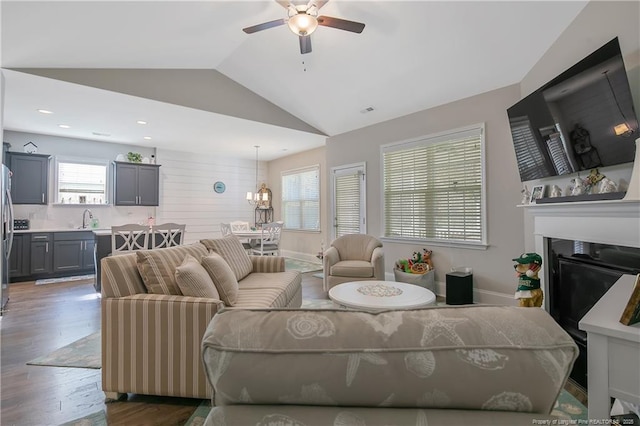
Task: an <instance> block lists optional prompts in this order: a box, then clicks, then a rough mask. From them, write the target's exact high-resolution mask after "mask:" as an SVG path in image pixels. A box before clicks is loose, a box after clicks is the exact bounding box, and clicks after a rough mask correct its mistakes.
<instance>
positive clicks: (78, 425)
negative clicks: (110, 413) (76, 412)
mask: <svg viewBox="0 0 640 426" xmlns="http://www.w3.org/2000/svg"><path fill="white" fill-rule="evenodd" d="M60 426H107V416H106V415H105V413H104V411H103V410H101V411H98V412H95V413H93V414H89V415H88V416H84V417H80V418H79V419H75V420H71V421H70V422H66V423H62V424H61V425H60Z"/></svg>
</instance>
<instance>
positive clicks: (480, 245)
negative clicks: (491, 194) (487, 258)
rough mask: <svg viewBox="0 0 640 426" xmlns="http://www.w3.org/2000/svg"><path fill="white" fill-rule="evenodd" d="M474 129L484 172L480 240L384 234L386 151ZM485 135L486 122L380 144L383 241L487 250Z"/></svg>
mask: <svg viewBox="0 0 640 426" xmlns="http://www.w3.org/2000/svg"><path fill="white" fill-rule="evenodd" d="M473 130H480V158H481V159H480V161H481V162H482V172H481V179H482V188H481V193H482V201H481V206H482V207H481V208H482V214H481V218H480V220H481V223H482V239H481V241H479V242H470V241H454V240H452V241H447V240H437V239H432V238H410V237H407V238H399V237H386V236H384V226H385V225H384V224H385V223H386V222H385V219H386V218H385V210H384V203H385V199H384V193H383V189H384V161H383V158H384V153H385V151H387V150H390V149H392V148H399V147H403V148H411V147H414V146H421V145H424V144H425V142H426V144H433V143H438V142H443V141H446V140H448V139H450V138H451V135H453V134H455V133H464V132H469V131H473ZM485 136H486V132H485V125H484V123H477V124H472V125H469V126H464V127H459V128H456V129H452V130H447V131H443V132H438V133H432V134H428V135H423V136H419V137H416V138H411V139H405V140H402V141H396V142H391V143H387V144H383V145H380V193H381V196H380V218H381V221H380V224H381V227H382V230H381V231H382V232H381V234H382V235H381V236H380V237H379V238H380V240H381V241H383V242H389V243H401V244H402V243H404V244H413V245H415V244H423V243H428V244H429V245H432V246H439V247H456V248H465V249H473V250H486V249H487V248H488V247H489V243H488V233H489V230H488V228H487V178H486V170H487V167H486V166H487V162H486V142H485Z"/></svg>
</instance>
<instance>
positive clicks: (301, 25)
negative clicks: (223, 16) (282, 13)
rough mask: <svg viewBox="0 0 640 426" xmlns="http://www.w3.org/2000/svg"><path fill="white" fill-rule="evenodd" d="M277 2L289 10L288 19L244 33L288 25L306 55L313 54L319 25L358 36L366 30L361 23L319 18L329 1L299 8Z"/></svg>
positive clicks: (315, 0)
mask: <svg viewBox="0 0 640 426" xmlns="http://www.w3.org/2000/svg"><path fill="white" fill-rule="evenodd" d="M275 1H276V3H278V4H280V5H281V6H282V7H284V8H286V9H287V18H282V19H276V20H275V21H269V22H264V23H262V24H258V25H254V26H251V27H247V28H243V29H242V31H244V32H245V33H247V34H253V33H255V32H258V31H262V30H266V29H269V28H273V27H279V26H280V25H284V24H287V25H288V26H289V29H291V31H293V33H294V34H296V35H297V36H298V38H299V40H300V53H302V54H305V53H309V52H311V33H312V32H314V31H315V30H316V28H318V25H322V26H325V27H332V28H337V29H339V30H344V31H351V32H352V33H358V34H360V33H361V32H362V30H364V24H363V23H360V22H354V21H347V20H345V19H340V18H332V17H331V16H318V10H319V9H320V8H321V7H322V6H324V5H325V3H327V2H328V1H329V0H310V1H309V3H307V4H306V5H297V6H296V5H295V4H293V3H292V2H290V1H287V0H275Z"/></svg>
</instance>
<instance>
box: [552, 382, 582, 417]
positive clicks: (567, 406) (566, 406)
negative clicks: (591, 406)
mask: <svg viewBox="0 0 640 426" xmlns="http://www.w3.org/2000/svg"><path fill="white" fill-rule="evenodd" d="M551 414H552V415H554V416H557V417H559V418H561V419H565V420H574V421H576V422H577V424H581V425H586V424H588V423H589V421H588V420H589V416H588V413H587V407H585V406H584V405H583V404H582V403H581V402H580V401H578V400H577V399H576V398H575V397H574V396H573V395H571V394H570V393H569V392H567V391H566V390H564V389H563V390H562V392H560V396H559V397H558V400H557V401H556V405H555V407H553V410H552V411H551ZM571 424H576V423H571Z"/></svg>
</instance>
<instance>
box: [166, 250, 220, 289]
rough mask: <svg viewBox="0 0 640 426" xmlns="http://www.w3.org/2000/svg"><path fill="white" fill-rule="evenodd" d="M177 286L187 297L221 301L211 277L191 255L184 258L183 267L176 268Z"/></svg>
mask: <svg viewBox="0 0 640 426" xmlns="http://www.w3.org/2000/svg"><path fill="white" fill-rule="evenodd" d="M176 284H178V287H179V288H180V291H181V292H182V294H183V295H185V296H194V297H206V298H209V299H220V294H219V293H218V290H217V289H216V285H215V284H214V283H213V281H212V280H211V277H210V276H209V274H208V273H207V271H206V270H205V269H204V267H203V266H202V265H201V264H200V262H198V259H196V258H195V257H193V256H191V255H190V254H188V255H187V256H186V257H185V258H184V261H182V265H180V266H178V267H177V268H176Z"/></svg>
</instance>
